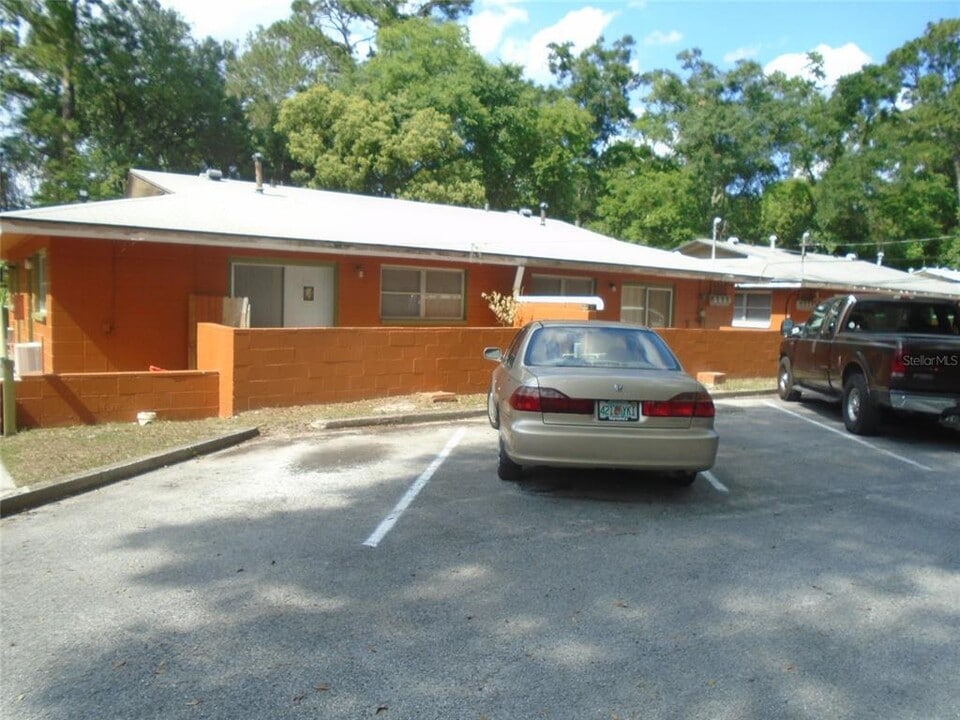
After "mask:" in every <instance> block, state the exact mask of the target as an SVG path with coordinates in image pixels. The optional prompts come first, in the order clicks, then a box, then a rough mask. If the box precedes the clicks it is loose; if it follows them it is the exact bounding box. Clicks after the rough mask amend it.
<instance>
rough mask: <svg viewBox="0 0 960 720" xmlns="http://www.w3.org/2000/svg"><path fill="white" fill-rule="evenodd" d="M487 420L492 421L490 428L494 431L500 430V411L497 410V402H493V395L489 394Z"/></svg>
mask: <svg viewBox="0 0 960 720" xmlns="http://www.w3.org/2000/svg"><path fill="white" fill-rule="evenodd" d="M487 420H489V421H490V427H492V428H493V429H494V430H498V429H499V428H500V410H499V408H497V404H496V402H494V400H493V393H492V392H488V393H487Z"/></svg>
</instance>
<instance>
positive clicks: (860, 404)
mask: <svg viewBox="0 0 960 720" xmlns="http://www.w3.org/2000/svg"><path fill="white" fill-rule="evenodd" d="M841 408H842V411H843V425H844V427H846V428H847V430H849V431H850V432H852V433H853V434H854V435H875V434H876V432H877V427H878V426H879V425H880V410H879V408H877V406H876V405H874V404H873V401H872V400H871V399H870V392H869V390H868V389H867V381H866V378H864V377H863V375H861V374H860V373H854V374H852V375H851V376H850V377H848V378H847V381H846V382H845V383H844V384H843V401H842V404H841Z"/></svg>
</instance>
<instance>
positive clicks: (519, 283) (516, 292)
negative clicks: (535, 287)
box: [513, 265, 526, 298]
mask: <svg viewBox="0 0 960 720" xmlns="http://www.w3.org/2000/svg"><path fill="white" fill-rule="evenodd" d="M525 269H526V268H525V267H524V266H523V265H517V273H516V274H515V275H514V276H513V296H514V297H515V298H517V297H520V291H521V290H522V289H523V271H524V270H525Z"/></svg>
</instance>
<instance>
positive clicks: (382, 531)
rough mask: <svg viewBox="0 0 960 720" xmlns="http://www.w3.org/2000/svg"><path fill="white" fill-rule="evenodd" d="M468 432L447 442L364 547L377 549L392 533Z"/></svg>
mask: <svg viewBox="0 0 960 720" xmlns="http://www.w3.org/2000/svg"><path fill="white" fill-rule="evenodd" d="M466 432H467V429H466V428H460V429H459V430H457V432H455V433H454V434H453V437H451V438H450V440H448V441H447V444H446V445H445V446H444V448H443V450H441V451H440V454H439V455H437V457H435V458H434V459H433V462H432V463H430V466H429V467H428V468H427V469H426V470H424V471H423V472H422V473H421V474H420V477H418V478H417V480H416V482H414V483H413V485H411V486H410V489H409V490H407V492H406V493H405V494H404V496H403V497H402V498H400V502H398V503H397V504H396V505H394V507H393V510H391V511H390V513H389V514H388V515H387V516H386V517H385V518H384V519H383V520H382V521H381V522H380V524H379V525H378V526H377V529H376V530H374V531H373V533H371V535H370V537H368V538H367V539H366V540H364V541H363V544H364V545H366V546H367V547H372V548H375V547H376V546H377V545H379V544H380V541H381V540H383V538H384V537H385V536H386V534H387V533H388V532H390V529H391V528H392V527H393V526H394V525H395V524H396V522H397V520H399V519H400V516H401V515H403V512H404V510H406V509H407V508H408V507H410V503H412V502H413V501H414V499H415V498H416V497H417V495H418V494H419V493H420V491H421V490H423V488H424V487H425V486H426V484H427V483H428V482H430V478H432V477H433V474H434V473H435V472H436V471H437V469H438V468H439V467H440V466H441V465H442V464H443V461H444V460H446V459H447V457H448V456H449V455H450V453H451V452H453V449H454V448H455V447H456V446H457V445H459V444H460V441H461V440H462V439H463V436H464V434H465V433H466Z"/></svg>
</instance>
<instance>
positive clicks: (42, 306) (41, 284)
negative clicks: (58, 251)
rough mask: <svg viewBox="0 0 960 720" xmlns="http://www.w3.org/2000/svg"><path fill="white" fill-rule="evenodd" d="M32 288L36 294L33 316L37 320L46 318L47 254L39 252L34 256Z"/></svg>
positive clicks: (48, 277) (48, 283) (48, 267)
mask: <svg viewBox="0 0 960 720" xmlns="http://www.w3.org/2000/svg"><path fill="white" fill-rule="evenodd" d="M34 258H35V259H34V261H33V273H34V275H33V286H34V290H35V292H36V294H35V295H34V299H33V314H34V317H35V318H36V319H37V320H45V319H46V317H47V293H49V291H50V266H49V264H48V263H47V253H46V251H44V250H41V251H40V252H38V253H37V254H36V255H35V256H34Z"/></svg>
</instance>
